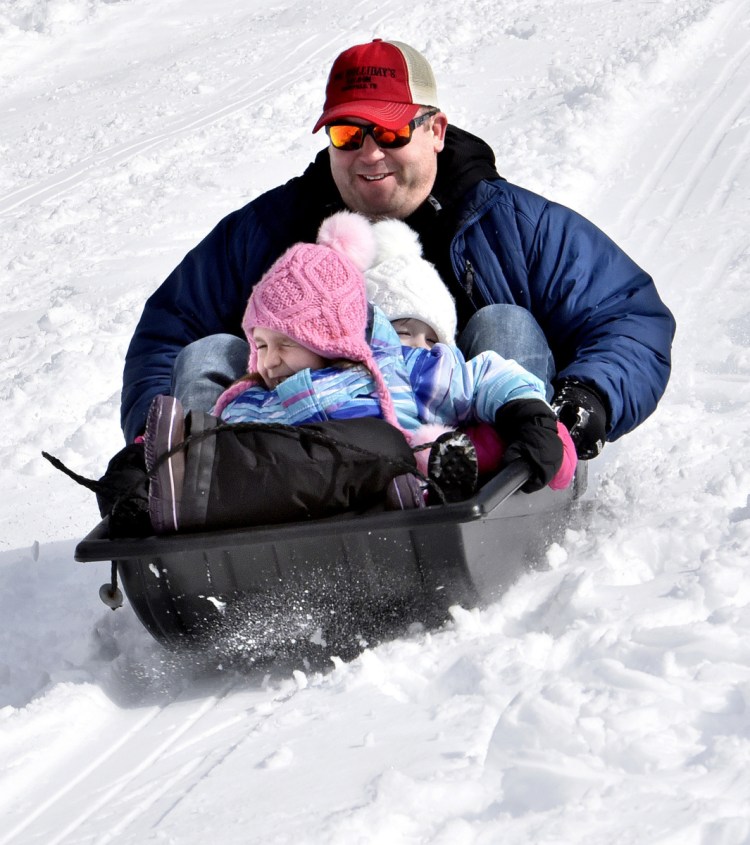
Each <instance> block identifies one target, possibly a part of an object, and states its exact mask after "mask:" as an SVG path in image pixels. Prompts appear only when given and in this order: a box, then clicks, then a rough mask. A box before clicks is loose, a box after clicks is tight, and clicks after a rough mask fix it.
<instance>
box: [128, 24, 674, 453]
mask: <svg viewBox="0 0 750 845" xmlns="http://www.w3.org/2000/svg"><path fill="white" fill-rule="evenodd" d="M322 128H325V131H326V133H327V135H328V137H329V142H330V144H329V147H328V148H327V149H325V150H323V151H321V152H320V153H319V154H318V156H317V157H316V159H315V161H314V162H313V163H312V164H311V165H310V166H309V167H308V168H307V170H306V171H305V173H304V174H303V175H302V176H300V177H296V178H294V179H292V180H291V181H289V182H287V183H286V184H285V185H282V186H280V187H278V188H275V189H273V190H271V191H268V192H266V193H265V194H263V195H261V196H260V197H258V198H257V199H256V200H253V201H252V202H251V203H249V204H248V205H246V206H245V207H244V208H242V209H239V210H238V211H235V212H233V213H232V214H230V215H228V216H227V217H226V218H224V219H223V220H222V221H221V222H220V223H219V224H218V225H217V227H216V228H215V229H214V230H213V232H211V233H210V234H209V235H208V236H207V237H206V238H205V240H203V241H202V242H201V243H200V244H198V246H197V247H195V248H194V249H193V250H192V251H191V252H189V253H188V254H187V256H186V257H185V258H184V259H183V261H182V262H181V263H180V265H179V266H178V267H177V268H176V269H175V270H174V271H173V273H172V274H171V275H170V276H169V278H168V279H167V280H166V281H165V282H164V284H163V285H162V286H161V287H160V288H159V289H158V290H157V291H156V292H155V293H154V294H153V295H152V296H151V297H150V299H149V300H148V302H147V303H146V306H145V309H144V312H143V315H142V317H141V320H140V323H139V324H138V327H137V329H136V332H135V335H134V337H133V340H132V342H131V344H130V348H129V350H128V354H127V358H126V363H125V373H124V387H123V394H122V424H123V430H124V432H125V436H126V438H127V439H128V440H129V441H130V440H132V439H133V438H135V437H136V436H137V435H138V434H139V433H140V432H141V431H142V430H143V426H144V421H145V418H146V413H147V410H148V407H149V404H150V402H151V400H152V398H153V397H154V396H155V395H156V394H159V393H172V394H173V395H176V396H177V397H178V398H180V399H181V400H182V402H183V404H184V405H185V406H186V407H189V408H195V409H196V410H208V409H209V408H210V407H211V405H212V404H213V402H214V400H215V399H216V397H217V396H218V395H219V393H221V391H222V390H223V389H224V387H225V386H226V385H227V384H228V383H230V382H231V381H233V380H234V379H235V378H236V377H237V376H238V375H240V374H241V373H242V372H244V370H245V368H246V365H247V347H246V345H245V343H244V341H243V340H242V339H241V333H242V329H241V321H242V315H243V312H244V309H245V306H246V302H247V299H248V296H249V293H250V290H251V289H252V287H253V285H254V284H255V283H256V282H257V281H258V280H259V279H260V277H261V276H262V275H263V273H264V272H265V270H267V269H268V267H269V266H270V265H271V264H272V263H273V262H274V261H275V260H276V259H277V258H278V257H279V256H280V255H281V254H282V253H283V252H284V250H286V249H287V248H288V247H289V246H291V245H292V244H293V243H295V242H297V241H309V242H313V241H314V240H315V236H316V233H317V230H318V228H319V226H320V224H321V222H322V221H323V220H324V219H325V218H326V217H328V216H330V215H331V214H332V213H334V212H335V211H339V210H341V209H344V208H349V209H350V210H352V211H358V212H360V213H363V214H365V215H367V216H368V217H370V218H379V217H396V218H399V219H402V220H405V221H406V222H407V223H408V224H409V225H410V226H412V227H413V228H414V229H415V230H416V231H417V232H418V233H419V236H420V239H421V241H422V244H423V250H424V255H425V257H426V258H427V259H428V260H429V261H431V262H432V263H433V264H434V265H435V266H436V267H437V269H438V271H439V272H440V275H441V276H442V278H443V280H444V281H445V282H446V284H447V285H448V287H449V289H450V290H451V292H452V293H453V295H454V296H455V298H456V303H457V307H458V315H459V329H460V330H461V333H460V335H459V341H458V343H459V346H460V347H461V348H462V350H463V352H464V353H465V354H466V355H467V357H471V356H473V355H475V354H477V353H478V352H479V351H482V350H484V349H495V350H496V351H497V352H499V353H500V354H502V355H504V356H506V357H512V358H516V359H517V360H519V361H520V362H521V363H522V364H523V365H524V366H526V367H527V368H528V369H530V370H532V372H534V373H535V374H537V375H539V376H540V377H541V378H542V379H544V380H545V382H546V383H547V384H548V385H549V394H550V397H552V401H553V406H554V407H555V408H556V409H557V410H558V414H559V417H560V419H561V420H562V421H563V422H564V423H565V424H566V425H567V426H568V427H569V428H570V431H571V435H572V436H573V439H574V441H575V443H576V448H577V449H578V453H579V456H580V457H581V458H584V459H588V458H592V457H594V456H596V455H597V454H598V453H599V452H600V451H601V448H602V446H603V444H604V441H605V440H615V439H617V438H618V437H620V436H621V435H623V434H625V433H626V432H628V431H630V430H632V429H633V428H634V427H635V426H637V425H638V424H639V423H640V422H642V421H643V420H644V419H645V418H646V417H647V416H648V415H649V414H651V413H652V412H653V410H654V408H655V407H656V404H657V402H658V400H659V399H660V398H661V396H662V394H663V392H664V389H665V387H666V384H667V380H668V378H669V371H670V348H671V342H672V337H673V334H674V320H673V318H672V315H671V314H670V312H669V310H668V309H667V308H666V307H665V306H664V304H663V303H662V301H661V300H660V298H659V296H658V294H657V292H656V289H655V287H654V284H653V281H652V279H651V278H650V277H649V276H648V275H647V274H646V273H645V272H644V271H643V270H641V269H640V268H639V267H638V266H636V265H635V264H634V263H633V262H632V261H631V260H630V259H629V258H628V257H627V256H626V255H625V254H624V253H623V252H622V250H620V249H619V248H618V247H617V246H616V245H615V244H614V243H613V242H612V241H611V240H610V239H609V238H607V236H606V235H604V234H603V233H602V232H601V231H600V230H599V229H597V228H596V227H595V226H593V225H592V224H591V223H589V222H588V221H587V220H585V219H584V218H582V217H580V216H579V215H577V214H576V213H575V212H572V211H570V210H569V209H566V208H564V207H563V206H560V205H557V204H555V203H552V202H548V201H547V200H545V199H544V198H543V197H540V196H537V195H535V194H532V193H530V192H529V191H526V190H524V189H522V188H519V187H517V186H514V185H511V184H509V183H508V182H506V181H505V180H504V179H503V178H502V177H500V176H499V175H498V173H497V171H496V169H495V161H494V155H493V153H492V151H491V150H490V148H489V147H488V146H487V145H486V144H485V143H484V142H483V141H481V140H480V139H479V138H477V137H475V136H473V135H470V134H469V133H467V132H464V131H462V130H460V129H457V128H456V127H452V126H449V125H448V119H447V117H446V115H445V114H444V113H443V112H441V111H440V110H439V106H438V95H437V89H436V85H435V80H434V76H433V73H432V70H431V68H430V66H429V64H428V63H427V61H426V59H425V58H424V57H423V56H422V55H421V54H420V53H418V52H417V51H416V50H414V49H413V48H411V47H409V46H408V45H406V44H403V43H400V42H393V41H392V42H388V41H381V40H379V39H376V40H374V41H372V42H371V43H368V44H362V45H357V46H355V47H351V48H350V49H348V50H346V51H344V52H343V53H341V55H339V56H338V57H337V58H336V60H335V61H334V64H333V66H332V68H331V72H330V75H329V79H328V84H327V87H326V100H325V105H324V108H323V113H322V115H321V116H320V118H319V119H318V121H317V123H316V124H315V127H314V128H313V132H317V131H319V130H320V129H322Z"/></svg>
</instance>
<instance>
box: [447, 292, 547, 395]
mask: <svg viewBox="0 0 750 845" xmlns="http://www.w3.org/2000/svg"><path fill="white" fill-rule="evenodd" d="M458 347H459V349H460V350H461V351H462V352H463V353H464V355H465V356H466V358H473V357H474V356H475V355H478V354H479V353H480V352H486V351H488V350H492V351H494V352H497V353H498V354H499V355H502V356H503V358H513V360H514V361H518V363H519V364H520V365H521V366H522V367H525V368H526V369H527V370H529V372H532V373H533V374H534V375H535V376H537V377H538V378H540V379H541V380H542V381H543V382H544V384H545V385H546V388H547V399H551V398H552V393H553V390H552V379H553V378H554V376H555V372H556V370H555V359H554V357H553V356H552V352H551V351H550V348H549V345H548V344H547V338H546V337H545V336H544V332H543V331H542V330H541V328H540V326H539V323H537V321H536V320H535V319H534V317H533V316H532V315H531V312H530V311H527V310H526V309H525V308H522V307H521V306H520V305H486V306H485V307H484V308H480V309H479V311H477V312H476V314H473V315H472V316H471V318H470V319H469V322H468V323H467V324H466V327H465V328H464V330H463V331H462V332H461V334H460V335H459V338H458Z"/></svg>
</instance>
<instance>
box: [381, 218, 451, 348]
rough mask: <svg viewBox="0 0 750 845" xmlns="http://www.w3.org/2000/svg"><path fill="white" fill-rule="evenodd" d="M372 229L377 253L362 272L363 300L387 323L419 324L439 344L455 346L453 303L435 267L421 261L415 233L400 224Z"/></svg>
mask: <svg viewBox="0 0 750 845" xmlns="http://www.w3.org/2000/svg"><path fill="white" fill-rule="evenodd" d="M372 228H373V231H374V232H375V239H376V242H377V251H376V255H375V262H374V264H373V265H372V266H371V267H370V268H369V269H368V270H366V271H365V280H366V282H367V298H368V299H369V300H370V302H373V303H374V304H375V305H377V306H378V307H379V308H380V309H381V310H382V311H383V313H384V314H385V316H386V317H387V318H388V319H389V320H391V321H393V320H400V319H406V318H411V319H416V320H421V321H422V322H423V323H427V325H428V326H431V327H432V328H433V329H434V331H435V333H436V335H437V338H438V341H439V342H440V343H449V344H452V343H455V339H456V303H455V301H454V300H453V297H452V296H451V295H450V293H449V292H448V288H447V287H446V286H445V283H444V282H443V280H442V279H441V278H440V275H439V274H438V272H437V270H436V269H435V267H434V266H433V265H432V264H430V262H429V261H427V260H426V259H424V258H423V257H422V246H421V244H420V242H419V236H418V235H417V233H416V232H415V231H414V230H413V229H412V228H411V227H409V226H408V225H407V224H406V223H404V222H403V221H402V220H381V221H379V222H377V223H375V224H373V227H372Z"/></svg>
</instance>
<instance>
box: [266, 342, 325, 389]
mask: <svg viewBox="0 0 750 845" xmlns="http://www.w3.org/2000/svg"><path fill="white" fill-rule="evenodd" d="M253 340H254V341H255V345H256V346H257V347H258V373H259V375H260V377H261V378H262V379H263V381H264V382H265V385H266V387H267V388H268V389H269V390H273V389H274V388H275V387H278V385H280V384H281V382H282V381H284V379H286V378H289V376H293V375H294V374H295V373H298V372H299V371H300V370H306V369H307V368H308V367H309V368H310V369H311V370H320V369H322V368H323V367H325V366H326V365H327V363H328V362H327V361H326V359H325V358H321V356H320V355H318V354H316V353H315V352H313V351H311V350H310V349H307V348H306V347H304V346H301V345H300V344H299V343H297V342H296V341H295V340H292V339H291V338H290V337H289V336H288V335H285V334H281V332H275V331H273V329H263V328H260V327H256V328H254V329H253Z"/></svg>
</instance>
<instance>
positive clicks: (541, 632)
mask: <svg viewBox="0 0 750 845" xmlns="http://www.w3.org/2000/svg"><path fill="white" fill-rule="evenodd" d="M376 36H379V37H386V38H396V39H400V40H403V41H406V42H408V43H411V44H413V45H414V46H415V47H417V48H418V49H420V50H422V51H423V52H424V53H425V54H426V55H427V56H428V57H429V58H430V60H431V62H432V64H433V67H434V69H435V71H436V75H437V77H438V83H439V85H440V89H441V92H442V96H441V99H442V103H441V105H442V106H443V108H444V110H445V111H446V112H447V114H448V116H449V119H450V120H451V121H453V122H454V123H456V124H458V125H459V126H462V127H464V128H466V129H468V130H470V131H472V132H475V133H476V134H478V135H480V136H482V137H483V138H484V139H485V140H487V141H488V142H489V143H490V144H491V145H492V147H493V149H494V150H495V152H496V155H497V159H498V167H499V170H500V172H501V173H502V174H503V175H505V176H506V177H507V178H508V179H509V180H510V181H513V182H516V183H518V184H521V185H523V186H524V187H527V188H530V189H532V190H535V191H538V192H540V193H543V194H545V195H546V196H548V197H549V198H551V199H554V200H557V201H559V202H562V203H564V204H566V205H570V206H572V207H574V208H576V209H577V210H578V211H581V212H582V213H584V214H585V215H586V216H588V217H590V218H591V219H593V220H594V222H596V223H597V224H598V225H600V226H601V227H602V228H603V229H604V230H605V231H607V232H608V233H609V234H611V235H612V236H613V237H614V238H615V239H616V240H617V241H618V242H619V243H620V244H621V245H622V246H623V247H624V248H625V249H626V250H627V251H628V252H629V253H630V254H631V255H632V256H633V257H634V258H635V259H636V260H637V261H638V262H639V263H640V264H642V265H643V266H644V267H646V268H647V269H648V270H649V271H650V272H651V273H652V274H653V275H654V277H655V278H656V280H657V285H658V287H659V290H660V293H661V294H662V296H663V298H664V299H665V301H666V302H667V304H668V305H669V306H670V307H671V308H672V310H673V311H674V313H675V316H676V318H677V322H678V335H677V339H676V344H675V354H674V372H673V377H672V381H671V382H670V386H669V388H668V391H667V395H666V397H665V399H664V400H663V402H662V403H661V405H660V406H659V409H658V410H657V412H656V414H655V415H654V416H653V417H652V418H651V419H649V420H648V421H647V422H646V423H645V424H644V425H643V426H641V427H640V428H639V429H638V430H637V431H636V432H634V433H633V434H631V435H629V436H627V437H626V438H624V439H623V440H622V441H620V442H618V443H617V444H613V445H610V446H608V447H607V449H606V450H605V452H604V454H603V456H602V457H601V458H599V459H597V460H596V461H595V462H594V463H593V464H592V465H591V467H590V491H589V494H588V497H587V499H588V500H587V506H586V508H585V509H584V512H583V513H582V514H581V515H580V517H579V518H578V519H577V521H576V523H575V524H574V525H572V526H571V528H570V530H569V531H568V533H567V534H566V536H565V538H564V541H563V542H562V543H560V544H559V545H555V546H553V547H551V548H550V549H549V551H548V553H547V563H548V567H547V568H546V569H543V570H540V571H537V572H533V573H529V574H528V575H526V576H524V577H523V578H522V579H521V580H520V581H519V582H518V583H517V584H516V585H514V586H513V587H512V588H511V589H510V590H509V591H508V593H507V594H506V595H505V596H504V597H503V598H502V600H501V601H499V602H498V603H497V604H495V605H493V606H491V607H488V608H484V609H481V610H478V609H474V608H456V609H455V611H454V615H453V621H452V623H451V624H450V625H448V626H446V627H445V629H443V630H440V631H436V632H431V633H426V632H424V631H420V630H418V629H415V630H414V632H413V634H412V635H411V636H410V637H407V638H404V639H401V640H398V641H395V642H392V643H387V644H384V645H381V646H379V647H377V648H371V649H368V650H366V651H365V652H364V653H363V654H362V655H361V657H359V658H357V659H356V660H354V661H352V662H350V663H343V662H341V661H336V662H334V663H333V664H332V666H331V669H330V671H326V672H320V671H305V670H304V667H302V666H281V665H280V666H277V667H275V668H274V669H273V670H272V671H270V672H269V673H268V674H266V675H262V674H261V673H252V672H249V673H236V672H234V671H230V670H229V669H227V668H226V667H222V666H208V667H207V666H197V665H195V664H193V663H190V662H189V661H187V660H184V659H180V658H177V657H174V656H170V655H167V654H166V653H165V652H164V651H162V650H161V649H160V647H159V646H158V645H156V644H155V643H154V642H153V641H152V640H151V639H150V637H149V635H148V634H147V633H146V632H145V630H144V629H143V628H142V627H141V626H140V625H139V623H138V622H137V620H136V619H135V617H134V615H133V613H132V611H131V609H130V608H129V607H128V606H127V605H126V607H125V608H123V609H122V610H119V611H117V613H112V612H111V611H109V610H107V609H106V608H105V607H104V606H103V605H102V604H101V603H100V602H99V599H98V596H97V591H98V587H99V584H100V583H102V581H104V580H106V577H107V575H108V572H107V570H108V567H107V566H106V564H104V565H101V566H97V565H86V566H84V565H82V564H76V563H74V561H73V557H72V555H73V548H74V546H75V544H76V542H77V541H78V540H79V539H80V538H81V537H82V536H83V535H84V534H85V533H86V532H87V531H88V530H89V529H90V528H91V527H93V525H94V523H95V522H96V520H97V512H96V507H95V503H94V501H93V497H92V496H91V494H89V493H87V492H86V491H85V490H83V489H81V488H78V487H76V486H75V485H73V484H72V482H70V481H69V480H67V479H66V478H64V477H63V476H62V475H60V474H58V473H56V472H55V471H54V470H52V469H51V468H50V466H49V465H48V464H47V463H46V462H45V461H43V459H42V458H41V456H40V452H41V450H42V449H45V450H47V451H50V452H52V453H53V454H56V455H58V456H59V457H60V458H61V459H62V460H63V461H65V462H66V463H67V464H68V465H70V466H72V467H75V468H76V469H77V470H78V471H80V472H82V473H84V474H87V475H90V476H96V475H99V474H101V472H102V471H103V469H104V466H105V464H106V459H107V458H108V457H109V456H110V455H111V454H112V453H114V452H115V451H116V450H117V449H118V448H119V447H120V445H121V435H120V431H119V425H118V404H119V390H120V377H121V370H122V362H123V358H124V354H125V349H126V347H127V343H128V341H129V338H130V335H131V333H132V331H133V328H134V326H135V323H136V321H137V320H138V317H139V316H140V310H141V308H142V305H143V302H144V300H145V298H146V297H147V295H148V294H149V293H150V292H151V291H152V290H154V289H155V288H156V286H157V285H158V284H159V283H160V282H161V281H162V279H163V278H164V277H165V276H166V275H167V273H168V272H169V271H170V270H171V269H172V267H173V266H174V265H175V264H176V263H177V262H178V261H179V260H180V258H181V257H182V256H183V255H184V253H185V252H186V251H187V250H188V249H189V248H190V247H191V246H192V245H194V244H195V243H196V242H197V241H198V240H199V239H200V238H201V237H203V235H205V234H206V233H207V232H208V231H209V230H210V228H212V226H213V225H214V224H215V223H216V222H217V221H218V220H219V219H220V218H221V217H222V216H223V215H224V214H226V213H228V212H229V211H231V210H233V209H235V208H237V207H239V206H241V205H242V204H244V203H245V202H247V201H248V200H249V199H251V198H252V197H254V196H256V195H257V194H258V193H260V192H262V191H263V190H265V189H267V188H269V187H271V186H273V185H275V184H278V183H280V182H282V181H285V180H286V179H287V178H289V177H290V176H292V175H295V174H297V173H299V172H301V170H302V169H303V168H304V167H305V165H306V164H307V163H308V161H309V160H311V159H312V157H313V156H314V155H315V153H316V152H317V150H318V149H320V146H321V145H322V144H323V143H324V141H323V140H322V139H321V138H320V137H319V136H317V135H316V136H312V135H311V134H310V129H311V126H312V124H313V122H314V120H315V119H316V117H317V116H318V113H319V110H320V106H321V103H322V97H323V88H324V85H325V79H326V75H327V72H328V68H329V66H330V63H331V61H332V60H333V58H334V56H335V55H336V54H337V53H338V52H339V51H340V50H342V49H344V48H345V47H347V46H349V45H350V44H353V43H359V42H363V41H367V40H369V39H371V38H372V37H376ZM749 79H750V2H748V0H721V1H720V0H684V1H683V2H680V3H676V2H672V0H664V1H663V2H657V3H654V2H647V0H628V2H617V0H603V2H592V0H587V1H586V2H573V0H556V2H540V0H512V2H507V3H503V4H493V3H489V2H486V0H458V2H455V0H453V2H448V0H434V2H432V3H430V4H425V3H417V4H412V5H404V4H403V3H399V4H397V3H395V2H391V0H383V2H381V3H378V4H360V3H354V4H352V3H344V2H341V0H326V2H325V3H321V4H317V5H315V4H308V3H301V2H296V0H289V2H279V3H270V2H267V0H266V2H256V0H247V1H246V2H244V3H240V2H237V0H214V2H212V3H211V4H204V3H199V2H197V0H181V2H177V0H151V2H145V0H120V2H116V1H115V0H110V2H105V0H0V115H1V118H0V127H1V132H0V152H1V153H2V155H0V255H2V260H0V286H1V288H0V289H2V292H3V297H2V305H1V306H0V311H1V313H2V319H1V320H0V337H1V339H2V340H1V342H2V352H0V409H2V412H3V417H4V419H5V420H6V428H7V429H8V433H7V434H6V436H5V437H4V438H3V439H2V443H1V444H0V480H1V481H0V483H1V486H2V497H1V501H0V519H1V524H2V532H1V533H0V618H1V619H2V623H0V772H1V773H0V817H1V818H2V819H3V824H2V826H0V845H5V843H8V845H30V843H40V845H57V843H60V844H61V845H72V843H98V844H99V845H102V844H103V843H109V842H112V843H118V845H123V844H124V845H129V844H130V843H132V845H136V843H137V845H141V844H142V843H150V842H153V843H181V845H182V843H188V845H192V843H196V845H197V843H201V845H202V843H204V842H205V841H206V840H207V839H208V838H210V839H213V840H214V841H217V842H221V843H222V845H225V843H250V842H253V843H254V842H263V843H313V844H314V845H315V843H336V845H338V843H341V845H351V843H357V845H364V843H378V845H380V843H387V845H400V843H404V845H407V843H409V845H411V843H427V842H429V843H439V844H440V845H448V843H450V845H470V844H471V845H473V843H477V845H479V843H497V842H503V843H505V845H522V843H523V845H528V843H533V844H534V845H552V843H554V844H555V845H558V843H560V845H563V844H564V843H579V842H581V843H583V842H585V843H586V845H610V843H612V844H614V843H617V845H631V843H632V845H636V843H637V845H677V843H679V845H747V843H750V809H748V795H750V774H749V773H750V716H749V715H748V714H750V576H748V572H747V567H748V558H750V499H749V498H748V494H749V493H750V458H748V455H750V426H749V425H748V422H747V420H748V416H749V411H750V299H748V293H747V280H748V276H749V270H750V238H749V237H748V232H750V164H749V156H750V84H749V83H748V80H749Z"/></svg>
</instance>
